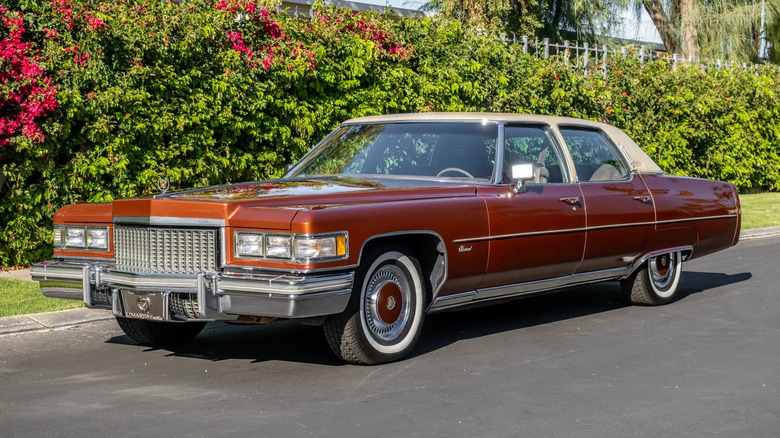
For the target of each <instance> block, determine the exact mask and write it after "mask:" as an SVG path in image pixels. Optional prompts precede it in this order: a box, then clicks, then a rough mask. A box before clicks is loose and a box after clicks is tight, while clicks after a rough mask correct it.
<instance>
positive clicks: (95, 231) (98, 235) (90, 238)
mask: <svg viewBox="0 0 780 438" xmlns="http://www.w3.org/2000/svg"><path fill="white" fill-rule="evenodd" d="M87 248H90V249H108V228H87Z"/></svg>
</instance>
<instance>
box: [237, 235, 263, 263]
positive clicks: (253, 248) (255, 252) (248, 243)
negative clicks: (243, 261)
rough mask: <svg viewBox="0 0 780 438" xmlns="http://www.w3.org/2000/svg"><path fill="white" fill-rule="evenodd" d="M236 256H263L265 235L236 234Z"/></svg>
mask: <svg viewBox="0 0 780 438" xmlns="http://www.w3.org/2000/svg"><path fill="white" fill-rule="evenodd" d="M236 255H237V256H243V257H262V256H263V235H262V234H255V233H236Z"/></svg>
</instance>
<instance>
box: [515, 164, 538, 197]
mask: <svg viewBox="0 0 780 438" xmlns="http://www.w3.org/2000/svg"><path fill="white" fill-rule="evenodd" d="M512 179H513V180H515V181H517V182H516V183H515V187H514V190H515V193H523V192H525V185H526V183H528V181H532V180H533V179H534V164H533V163H523V164H515V165H514V166H512Z"/></svg>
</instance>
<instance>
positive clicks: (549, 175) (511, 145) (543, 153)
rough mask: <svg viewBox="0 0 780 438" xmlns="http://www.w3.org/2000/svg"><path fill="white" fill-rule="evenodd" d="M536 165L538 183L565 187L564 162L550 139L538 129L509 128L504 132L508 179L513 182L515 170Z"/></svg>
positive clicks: (542, 130)
mask: <svg viewBox="0 0 780 438" xmlns="http://www.w3.org/2000/svg"><path fill="white" fill-rule="evenodd" d="M522 163H534V166H535V168H536V172H535V176H534V181H533V182H535V183H561V182H563V181H564V177H563V172H562V169H561V160H560V158H559V157H558V154H557V153H556V151H555V147H554V146H553V143H552V141H551V140H550V136H549V135H548V134H547V131H545V130H544V128H541V127H537V126H507V127H506V128H504V177H503V179H502V180H503V182H505V183H508V182H510V181H511V175H512V166H514V165H515V164H522Z"/></svg>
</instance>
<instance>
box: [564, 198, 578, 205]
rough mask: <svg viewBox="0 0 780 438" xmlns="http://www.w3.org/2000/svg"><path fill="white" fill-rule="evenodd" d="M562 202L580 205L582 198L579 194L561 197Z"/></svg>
mask: <svg viewBox="0 0 780 438" xmlns="http://www.w3.org/2000/svg"><path fill="white" fill-rule="evenodd" d="M561 202H564V203H566V204H569V205H580V198H579V196H572V197H571V198H561Z"/></svg>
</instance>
